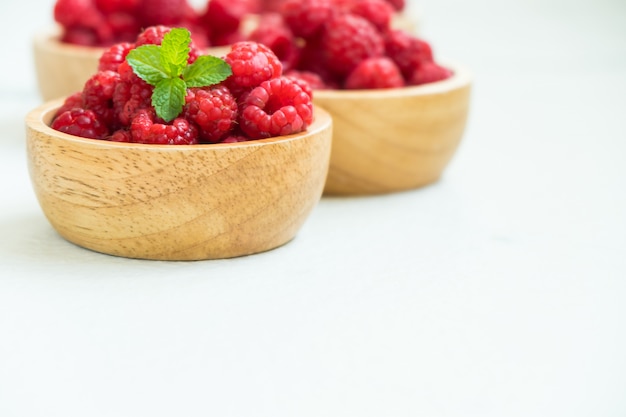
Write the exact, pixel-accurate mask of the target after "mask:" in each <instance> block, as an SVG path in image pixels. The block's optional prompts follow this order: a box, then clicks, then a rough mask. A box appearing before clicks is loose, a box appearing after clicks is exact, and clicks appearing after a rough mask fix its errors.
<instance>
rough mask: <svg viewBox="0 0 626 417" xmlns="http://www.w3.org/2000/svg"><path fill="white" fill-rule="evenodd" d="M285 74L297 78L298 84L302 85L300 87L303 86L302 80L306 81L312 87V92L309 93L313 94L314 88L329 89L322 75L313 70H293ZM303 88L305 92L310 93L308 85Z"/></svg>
mask: <svg viewBox="0 0 626 417" xmlns="http://www.w3.org/2000/svg"><path fill="white" fill-rule="evenodd" d="M285 76H287V77H289V78H292V79H295V80H299V81H297V82H298V85H300V87H302V84H301V82H302V81H304V82H305V83H306V85H307V86H308V87H309V88H310V89H311V94H309V95H310V96H312V93H313V91H314V90H327V89H329V87H328V86H327V85H326V83H325V82H324V80H323V79H322V77H320V76H319V75H318V74H316V73H314V72H311V71H298V70H291V71H289V72H287V73H285ZM302 89H303V90H304V92H305V93H307V94H308V90H307V89H306V87H304V88H302Z"/></svg>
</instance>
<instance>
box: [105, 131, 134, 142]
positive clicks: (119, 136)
mask: <svg viewBox="0 0 626 417" xmlns="http://www.w3.org/2000/svg"><path fill="white" fill-rule="evenodd" d="M107 139H108V140H110V141H111V142H132V141H133V135H132V134H131V133H130V132H129V131H128V130H126V129H119V130H116V131H115V132H114V133H113V134H112V135H111V136H109V137H108V138H107Z"/></svg>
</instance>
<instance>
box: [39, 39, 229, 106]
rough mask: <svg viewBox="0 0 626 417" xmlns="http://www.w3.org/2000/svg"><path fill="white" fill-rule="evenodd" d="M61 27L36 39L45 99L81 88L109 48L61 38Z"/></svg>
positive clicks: (220, 50)
mask: <svg viewBox="0 0 626 417" xmlns="http://www.w3.org/2000/svg"><path fill="white" fill-rule="evenodd" d="M60 36H61V31H60V29H59V28H57V29H55V30H49V31H47V32H41V33H39V34H37V35H35V37H34V39H33V52H34V62H35V73H36V77H37V86H38V88H39V93H40V95H41V98H42V99H43V100H44V101H50V100H53V99H57V98H59V97H66V96H68V95H70V94H73V93H76V92H78V91H81V90H82V89H83V87H84V85H85V82H87V80H88V79H89V78H91V76H92V75H94V74H95V73H96V72H98V61H99V60H100V56H101V55H102V53H103V52H104V51H105V50H106V48H99V47H93V46H80V45H71V44H68V43H64V42H61V41H60V40H59V39H60ZM229 50H230V47H227V46H224V47H214V48H208V49H207V50H206V53H207V54H209V55H214V56H219V57H222V56H224V55H225V54H226V53H228V51H229Z"/></svg>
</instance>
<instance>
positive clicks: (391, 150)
mask: <svg viewBox="0 0 626 417" xmlns="http://www.w3.org/2000/svg"><path fill="white" fill-rule="evenodd" d="M448 68H451V69H452V70H453V71H454V75H453V76H452V77H451V78H449V79H447V80H444V81H439V82H435V83H430V84H424V85H421V86H414V87H405V88H399V89H381V90H318V91H315V94H314V99H313V101H314V103H315V105H317V106H320V107H323V108H324V109H326V110H328V112H329V113H330V114H331V115H332V117H333V145H332V152H331V158H330V168H329V172H328V179H327V181H326V186H325V188H324V193H325V194H327V195H368V194H384V193H390V192H396V191H403V190H409V189H413V188H418V187H421V186H424V185H427V184H431V183H433V182H435V181H437V180H438V179H439V178H440V177H441V175H442V173H443V171H444V169H445V167H446V166H447V165H448V163H449V162H450V159H451V158H452V156H453V155H454V153H455V151H456V149H457V147H458V145H459V143H460V141H461V138H462V136H463V132H464V129H465V124H466V120H467V115H468V110H469V103H470V86H471V78H470V75H469V73H468V71H467V70H465V69H463V68H461V67H455V66H449V65H448Z"/></svg>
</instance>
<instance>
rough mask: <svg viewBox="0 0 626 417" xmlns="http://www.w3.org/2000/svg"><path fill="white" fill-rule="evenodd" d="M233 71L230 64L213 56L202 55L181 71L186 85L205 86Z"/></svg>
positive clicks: (221, 79)
mask: <svg viewBox="0 0 626 417" xmlns="http://www.w3.org/2000/svg"><path fill="white" fill-rule="evenodd" d="M232 73H233V71H232V69H231V68H230V65H228V63H227V62H226V61H224V60H223V59H220V58H218V57H215V56H210V55H202V56H199V57H198V59H196V61H195V62H194V63H193V64H191V65H189V66H187V67H186V68H185V70H184V71H183V79H184V80H185V82H186V83H187V87H205V86H208V85H213V84H217V83H219V82H222V81H224V80H225V79H226V78H228V77H229V76H230V75H231V74H232Z"/></svg>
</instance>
